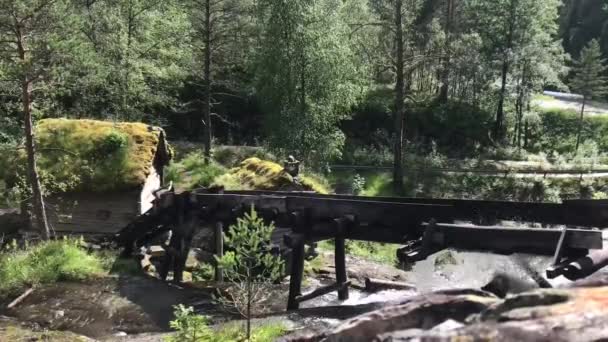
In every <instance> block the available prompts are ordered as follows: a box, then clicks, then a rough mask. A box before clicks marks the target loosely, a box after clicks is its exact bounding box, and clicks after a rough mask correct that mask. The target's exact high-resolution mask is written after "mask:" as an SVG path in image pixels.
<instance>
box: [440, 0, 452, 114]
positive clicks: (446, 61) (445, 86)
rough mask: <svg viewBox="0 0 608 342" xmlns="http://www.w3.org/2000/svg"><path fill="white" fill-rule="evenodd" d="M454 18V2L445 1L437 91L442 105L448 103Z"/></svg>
mask: <svg viewBox="0 0 608 342" xmlns="http://www.w3.org/2000/svg"><path fill="white" fill-rule="evenodd" d="M453 17H454V0H446V14H445V28H444V32H445V46H444V51H443V53H444V57H443V65H442V67H441V89H440V91H439V101H441V102H442V103H446V102H448V94H449V89H450V85H449V81H450V51H451V44H452V34H451V31H452V20H453Z"/></svg>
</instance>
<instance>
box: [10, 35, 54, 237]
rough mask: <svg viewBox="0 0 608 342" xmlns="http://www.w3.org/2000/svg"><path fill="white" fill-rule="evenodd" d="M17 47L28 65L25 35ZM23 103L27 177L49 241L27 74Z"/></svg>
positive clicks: (21, 57) (40, 221)
mask: <svg viewBox="0 0 608 342" xmlns="http://www.w3.org/2000/svg"><path fill="white" fill-rule="evenodd" d="M17 36H18V38H17V43H18V44H17V45H18V51H19V58H20V59H21V61H22V62H23V64H24V65H25V64H26V61H27V60H28V56H27V49H26V47H25V41H24V39H25V38H24V35H23V34H21V33H20V32H19V33H18V35H17ZM21 102H22V105H23V119H24V123H25V132H24V133H25V149H26V153H27V175H28V181H29V183H30V187H31V190H32V206H33V214H34V215H35V218H36V223H37V226H38V227H37V228H38V229H40V230H41V232H42V233H43V234H44V237H45V238H46V239H47V240H48V239H50V237H51V232H50V230H49V225H48V220H47V217H46V210H45V209H44V199H43V198H42V187H41V185H40V177H39V176H38V170H37V168H36V143H35V140H34V128H33V126H34V125H33V120H32V80H31V79H30V76H29V75H28V74H27V72H25V73H24V75H23V76H22V80H21Z"/></svg>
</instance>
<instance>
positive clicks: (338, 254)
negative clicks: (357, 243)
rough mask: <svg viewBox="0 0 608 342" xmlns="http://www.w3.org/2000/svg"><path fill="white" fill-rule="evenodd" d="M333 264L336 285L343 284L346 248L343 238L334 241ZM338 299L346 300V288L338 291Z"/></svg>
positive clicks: (344, 281)
mask: <svg viewBox="0 0 608 342" xmlns="http://www.w3.org/2000/svg"><path fill="white" fill-rule="evenodd" d="M335 245H336V249H335V254H334V256H335V263H336V283H338V284H344V283H346V281H347V277H346V246H345V240H344V238H336V240H335ZM338 299H340V300H347V299H348V286H345V287H343V288H340V289H338Z"/></svg>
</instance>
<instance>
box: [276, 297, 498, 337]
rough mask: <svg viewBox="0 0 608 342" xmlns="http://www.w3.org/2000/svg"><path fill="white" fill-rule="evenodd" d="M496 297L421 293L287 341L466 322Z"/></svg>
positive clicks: (372, 333) (428, 327) (355, 335)
mask: <svg viewBox="0 0 608 342" xmlns="http://www.w3.org/2000/svg"><path fill="white" fill-rule="evenodd" d="M495 302H496V299H493V298H488V297H478V296H473V295H464V296H459V295H456V296H451V295H445V294H441V293H437V294H428V295H419V296H414V297H412V298H411V299H409V300H408V301H407V302H406V303H404V304H400V305H394V306H388V307H386V308H382V309H379V310H376V311H373V312H370V313H367V314H363V315H361V316H358V317H355V318H353V319H351V320H348V321H346V322H345V323H343V324H341V325H339V326H338V327H336V328H335V329H333V330H332V331H329V332H327V333H322V334H317V335H314V336H306V337H304V338H303V337H302V336H299V337H298V338H290V337H286V338H285V339H284V341H326V342H338V341H372V340H374V338H376V337H377V336H379V335H383V334H385V333H386V332H391V331H400V330H406V329H430V328H432V327H434V326H436V325H438V324H440V323H442V322H444V321H446V320H448V319H452V320H457V321H461V322H462V321H464V320H465V319H466V318H467V317H468V316H469V315H471V314H474V313H479V312H481V311H483V310H484V309H487V308H488V307H489V306H490V305H491V304H493V303H495Z"/></svg>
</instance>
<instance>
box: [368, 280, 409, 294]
mask: <svg viewBox="0 0 608 342" xmlns="http://www.w3.org/2000/svg"><path fill="white" fill-rule="evenodd" d="M380 290H416V286H414V285H412V284H407V283H403V282H398V281H389V280H384V279H375V278H365V291H367V292H376V291H380Z"/></svg>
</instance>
